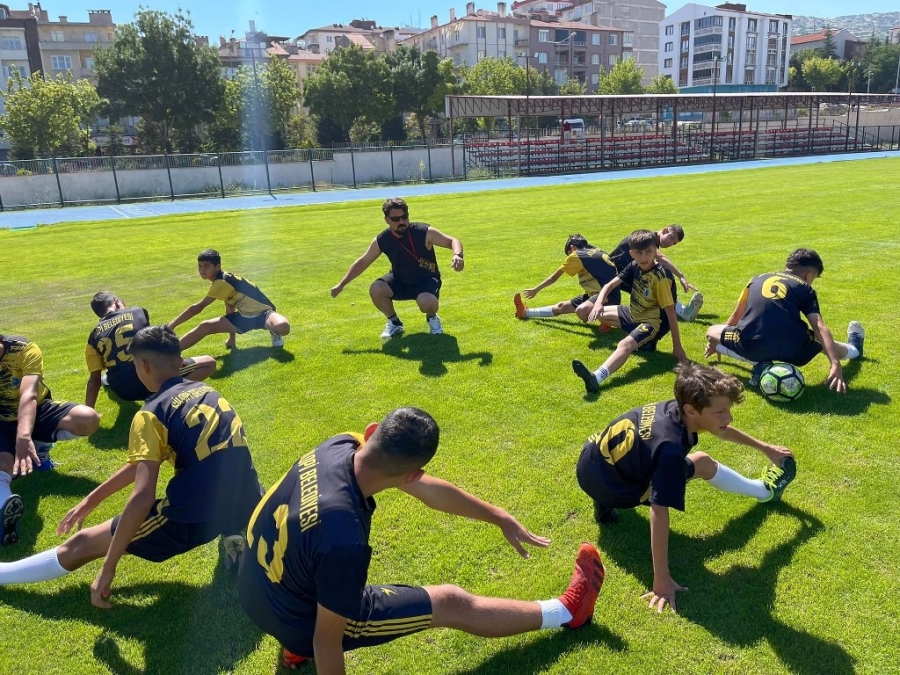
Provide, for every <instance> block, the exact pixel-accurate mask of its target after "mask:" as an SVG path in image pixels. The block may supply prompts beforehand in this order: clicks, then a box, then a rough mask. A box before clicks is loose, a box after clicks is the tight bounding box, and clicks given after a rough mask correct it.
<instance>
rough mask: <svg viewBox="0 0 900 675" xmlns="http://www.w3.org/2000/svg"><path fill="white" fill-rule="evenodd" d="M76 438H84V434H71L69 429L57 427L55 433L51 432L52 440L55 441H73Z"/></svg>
mask: <svg viewBox="0 0 900 675" xmlns="http://www.w3.org/2000/svg"><path fill="white" fill-rule="evenodd" d="M76 438H84V436H79V435H78V434H73V433H72V432H71V431H67V430H65V429H59V430H58V431H57V432H56V433H54V434H53V440H55V441H73V440H75V439H76Z"/></svg>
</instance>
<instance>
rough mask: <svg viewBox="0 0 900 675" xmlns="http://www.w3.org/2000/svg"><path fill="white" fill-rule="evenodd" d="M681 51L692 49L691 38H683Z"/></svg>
mask: <svg viewBox="0 0 900 675" xmlns="http://www.w3.org/2000/svg"><path fill="white" fill-rule="evenodd" d="M681 51H683V52H689V51H691V41H690V40H682V41H681Z"/></svg>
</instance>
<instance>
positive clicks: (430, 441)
mask: <svg viewBox="0 0 900 675" xmlns="http://www.w3.org/2000/svg"><path fill="white" fill-rule="evenodd" d="M439 440H440V430H439V429H438V425H437V422H435V421H434V418H433V417H432V416H431V415H429V414H428V413H427V412H425V411H424V410H421V409H419V408H411V407H410V408H398V409H397V410H394V411H393V412H390V413H388V414H387V416H385V418H384V419H383V420H382V421H381V424H379V425H378V429H376V430H375V433H374V434H372V436H371V438H369V440H368V442H367V443H366V448H367V450H368V451H369V453H370V456H371V458H372V459H373V461H374V463H375V467H376V468H377V469H378V470H379V471H381V472H382V473H384V474H386V475H388V476H402V475H403V474H406V473H409V472H410V471H416V470H418V469H421V468H422V467H423V466H425V465H426V464H428V462H429V461H430V460H431V458H432V457H434V453H436V452H437V447H438V441H439Z"/></svg>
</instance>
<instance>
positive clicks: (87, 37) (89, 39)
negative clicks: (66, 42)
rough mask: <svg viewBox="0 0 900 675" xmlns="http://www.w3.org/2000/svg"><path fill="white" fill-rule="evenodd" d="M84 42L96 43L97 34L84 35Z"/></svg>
mask: <svg viewBox="0 0 900 675" xmlns="http://www.w3.org/2000/svg"><path fill="white" fill-rule="evenodd" d="M84 41H85V42H97V34H96V33H85V34H84Z"/></svg>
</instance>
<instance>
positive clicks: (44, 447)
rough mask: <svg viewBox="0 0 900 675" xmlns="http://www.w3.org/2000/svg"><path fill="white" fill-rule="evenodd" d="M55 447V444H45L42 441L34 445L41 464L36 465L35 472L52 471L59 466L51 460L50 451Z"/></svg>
mask: <svg viewBox="0 0 900 675" xmlns="http://www.w3.org/2000/svg"><path fill="white" fill-rule="evenodd" d="M53 446H54V444H53V443H43V442H41V441H38V442H36V443H35V444H34V449H35V450H37V456H38V459H39V460H40V462H41V463H40V464H35V465H34V470H35V471H52V470H53V469H55V468H56V467H57V466H58V464H57V463H56V462H54V461H53V460H52V459H50V451H51V450H52V449H53Z"/></svg>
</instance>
